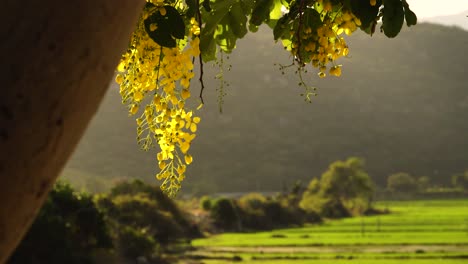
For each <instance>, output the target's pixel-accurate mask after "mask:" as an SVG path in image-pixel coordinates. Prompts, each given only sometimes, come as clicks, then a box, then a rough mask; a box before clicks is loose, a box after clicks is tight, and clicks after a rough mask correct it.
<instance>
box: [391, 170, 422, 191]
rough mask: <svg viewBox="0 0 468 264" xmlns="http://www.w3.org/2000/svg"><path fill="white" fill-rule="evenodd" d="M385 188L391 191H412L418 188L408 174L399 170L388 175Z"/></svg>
mask: <svg viewBox="0 0 468 264" xmlns="http://www.w3.org/2000/svg"><path fill="white" fill-rule="evenodd" d="M387 189H389V190H390V191H392V192H401V193H414V192H416V191H417V190H418V183H417V181H416V180H415V179H414V177H413V176H411V175H410V174H408V173H406V172H399V173H395V174H392V175H390V176H388V178H387Z"/></svg>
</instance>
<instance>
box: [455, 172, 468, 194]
mask: <svg viewBox="0 0 468 264" xmlns="http://www.w3.org/2000/svg"><path fill="white" fill-rule="evenodd" d="M452 184H453V186H454V187H455V188H462V189H463V190H468V170H466V171H465V172H464V173H460V174H455V175H453V176H452Z"/></svg>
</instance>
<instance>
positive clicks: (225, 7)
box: [201, 0, 235, 35]
mask: <svg viewBox="0 0 468 264" xmlns="http://www.w3.org/2000/svg"><path fill="white" fill-rule="evenodd" d="M234 2H235V0H224V1H217V2H215V3H214V4H213V5H212V7H211V8H212V11H211V12H210V14H209V15H208V16H206V17H204V20H205V21H206V23H205V26H204V27H203V28H202V32H201V35H204V34H210V33H212V32H214V31H215V30H216V28H217V26H218V24H219V22H220V21H221V20H222V19H223V18H224V17H225V16H226V15H227V14H228V13H229V9H231V7H232V5H233V4H234Z"/></svg>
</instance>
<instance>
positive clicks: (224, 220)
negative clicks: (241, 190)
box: [211, 198, 240, 230]
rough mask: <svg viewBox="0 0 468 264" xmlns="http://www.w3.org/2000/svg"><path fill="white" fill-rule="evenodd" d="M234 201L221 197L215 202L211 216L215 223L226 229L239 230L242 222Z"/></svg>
mask: <svg viewBox="0 0 468 264" xmlns="http://www.w3.org/2000/svg"><path fill="white" fill-rule="evenodd" d="M236 210H237V208H236V206H235V205H234V203H233V202H232V201H231V200H230V199H227V198H219V199H217V200H215V201H214V202H213V205H212V207H211V217H212V218H213V220H214V222H215V225H216V226H217V227H219V228H222V229H224V230H239V229H240V226H239V224H240V222H239V217H238V214H237V211H236Z"/></svg>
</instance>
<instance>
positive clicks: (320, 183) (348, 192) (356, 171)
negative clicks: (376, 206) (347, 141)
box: [301, 157, 374, 216]
mask: <svg viewBox="0 0 468 264" xmlns="http://www.w3.org/2000/svg"><path fill="white" fill-rule="evenodd" d="M373 192H374V184H373V182H372V180H371V178H370V177H369V175H368V174H367V172H366V171H365V170H364V160H363V159H361V158H357V157H350V158H348V159H347V160H345V161H335V162H333V163H332V164H331V165H330V166H329V168H328V170H327V171H326V172H324V173H323V174H322V176H321V178H320V180H318V179H316V178H315V179H312V181H311V182H310V184H309V186H308V188H307V190H306V192H304V195H303V198H302V201H301V206H302V207H304V208H306V209H307V208H316V209H320V210H321V211H324V210H322V209H324V208H320V207H321V206H322V205H333V207H336V208H338V207H339V208H342V207H343V206H342V205H344V204H347V205H348V207H356V206H357V205H358V204H363V205H364V207H366V208H367V207H369V206H370V202H371V200H372V195H373ZM330 201H332V202H330ZM314 204H315V205H314ZM335 205H339V206H335ZM366 208H362V209H364V210H365V209H366ZM349 209H355V208H349ZM325 211H327V212H328V211H330V210H329V208H327V209H326V210H325ZM325 211H324V212H325ZM340 211H342V210H340ZM332 215H333V216H337V214H335V213H333V214H332Z"/></svg>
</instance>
